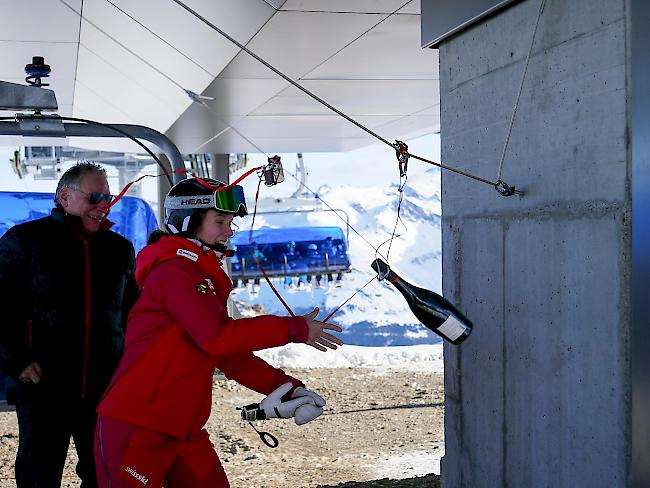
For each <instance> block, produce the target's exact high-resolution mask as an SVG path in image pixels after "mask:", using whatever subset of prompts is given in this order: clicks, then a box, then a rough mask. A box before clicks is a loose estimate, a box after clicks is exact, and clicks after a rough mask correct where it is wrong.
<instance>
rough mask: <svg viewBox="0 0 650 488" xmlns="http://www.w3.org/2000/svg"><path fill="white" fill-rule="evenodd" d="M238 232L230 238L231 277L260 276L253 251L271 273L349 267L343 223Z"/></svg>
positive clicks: (341, 270) (313, 272) (328, 271)
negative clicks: (329, 225)
mask: <svg viewBox="0 0 650 488" xmlns="http://www.w3.org/2000/svg"><path fill="white" fill-rule="evenodd" d="M252 241H253V244H252V246H251V245H250V244H249V231H247V230H243V231H240V232H238V233H237V234H236V235H235V236H234V237H233V239H232V241H231V246H232V247H233V249H234V251H235V255H234V256H233V257H232V261H231V263H232V279H233V281H234V282H237V280H242V281H246V280H249V279H254V280H255V279H257V280H259V278H261V277H262V276H263V275H262V272H261V271H260V270H259V268H258V266H257V263H256V262H255V258H254V255H255V256H256V257H257V259H258V260H259V261H260V263H261V264H262V266H263V267H264V271H266V273H267V274H268V275H269V276H271V277H280V276H294V275H302V274H308V275H322V274H331V273H337V274H340V273H344V272H348V271H350V258H349V257H348V246H347V242H346V239H345V234H344V233H343V230H342V229H341V228H340V227H282V228H274V229H271V228H262V229H257V230H254V231H253V238H252Z"/></svg>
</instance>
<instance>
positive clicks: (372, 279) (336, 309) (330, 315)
mask: <svg viewBox="0 0 650 488" xmlns="http://www.w3.org/2000/svg"><path fill="white" fill-rule="evenodd" d="M377 278H378V276H377V275H375V276H373V277H372V278H371V279H370V280H369V281H367V282H366V284H365V285H363V286H362V287H361V288H359V289H357V291H355V292H354V293H353V294H352V295H351V296H350V298H348V299H347V300H346V301H344V302H343V303H342V304H341V305H339V306H338V307H336V308H335V309H334V310H332V311H331V312H330V313H329V315H328V316H327V317H325V318H324V319H323V322H327V321H328V320H329V319H331V318H332V316H334V314H335V313H336V312H338V311H339V310H341V309H342V308H343V305H345V304H346V303H348V302H349V301H350V300H352V299H353V298H354V297H355V296H357V294H358V293H359V292H361V290H363V289H364V288H365V287H366V286H368V285H369V284H370V283H372V282H373V281H374V280H376V279H377Z"/></svg>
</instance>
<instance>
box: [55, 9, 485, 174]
mask: <svg viewBox="0 0 650 488" xmlns="http://www.w3.org/2000/svg"><path fill="white" fill-rule="evenodd" d="M59 1H63V0H59ZM172 1H173V2H175V3H176V4H178V5H179V6H181V7H182V8H184V9H185V10H187V11H188V12H189V13H190V14H192V15H194V16H195V17H196V18H197V19H199V20H200V21H201V22H203V23H204V24H206V25H207V26H209V27H210V28H212V29H213V30H215V31H216V32H218V33H219V34H221V35H222V36H223V37H225V38H226V39H228V40H229V41H230V42H232V43H233V44H235V45H236V46H237V47H238V48H240V49H241V50H242V51H244V52H245V53H247V54H248V55H249V56H251V57H252V58H254V59H255V60H257V61H258V62H260V63H261V64H263V65H264V66H266V67H267V68H268V69H270V70H271V71H273V72H274V73H275V74H277V75H278V76H279V77H281V78H282V79H284V80H285V81H287V82H289V83H291V84H292V85H293V86H294V87H296V88H297V89H298V90H300V91H302V92H303V93H305V94H306V95H308V96H310V97H311V98H313V99H314V100H316V101H317V102H319V103H320V104H322V105H324V106H325V107H327V108H328V109H330V110H331V111H332V112H334V113H336V114H337V115H339V116H341V117H343V118H344V119H345V120H347V121H348V122H350V123H351V124H354V125H356V126H357V127H359V128H360V129H361V130H363V131H365V132H367V133H368V134H370V135H371V136H373V137H374V138H376V139H378V140H379V141H381V142H383V143H384V144H386V145H388V146H390V147H391V148H393V149H394V147H395V146H394V145H393V144H392V143H390V142H389V141H388V140H386V139H385V138H383V137H381V136H380V135H379V134H377V133H376V132H374V131H372V130H370V129H369V128H367V127H366V126H364V125H363V124H361V123H359V122H357V121H356V120H354V119H353V118H352V117H350V116H348V115H346V114H344V113H343V112H341V111H340V110H339V109H337V108H336V107H334V106H333V105H331V104H330V103H328V102H326V101H325V100H323V99H322V98H320V97H319V96H318V95H316V94H315V93H313V92H311V91H310V90H308V89H307V88H305V87H303V86H302V85H300V84H299V83H298V82H296V81H294V80H292V79H291V78H289V77H288V76H287V75H285V74H284V73H283V72H282V71H280V70H278V69H277V68H275V67H274V66H272V65H271V64H269V63H268V62H267V61H265V60H264V59H262V58H260V57H259V56H258V55H257V54H255V53H254V52H252V51H251V50H250V49H248V48H247V47H246V46H244V45H243V44H242V43H240V42H239V41H237V40H236V39H234V38H233V37H231V36H230V35H228V34H227V33H226V32H224V31H223V30H221V29H220V28H219V27H217V26H216V25H214V24H213V23H212V22H210V21H209V20H207V19H206V18H205V17H203V16H202V15H201V14H199V13H198V12H196V11H195V10H193V9H192V8H190V7H188V6H187V5H185V4H184V3H183V2H182V1H181V0H172ZM231 127H232V126H231ZM224 132H225V131H222V132H221V133H220V134H219V135H221V134H223V133H224ZM216 137H218V136H215V137H213V138H212V139H211V140H213V139H215V138H216ZM203 145H205V143H204V144H203ZM409 156H411V157H413V158H415V159H417V160H419V161H423V162H425V163H429V164H432V165H434V166H437V167H439V168H441V169H445V170H448V171H452V172H454V173H458V174H460V175H463V176H466V177H468V178H472V179H474V180H476V181H480V182H482V183H486V184H488V185H490V186H496V185H497V182H496V181H490V180H486V179H484V178H481V177H478V176H474V175H472V174H470V173H466V172H464V171H461V170H457V169H454V168H451V167H449V166H446V165H443V164H441V163H436V162H434V161H431V160H429V159H425V158H422V157H419V156H416V155H413V154H409Z"/></svg>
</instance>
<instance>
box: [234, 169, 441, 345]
mask: <svg viewBox="0 0 650 488" xmlns="http://www.w3.org/2000/svg"><path fill="white" fill-rule="evenodd" d="M318 196H319V197H320V198H321V199H322V200H323V201H325V202H327V204H328V205H329V206H330V207H332V208H334V209H342V210H344V211H345V212H346V213H347V215H348V216H349V219H350V225H351V226H352V227H353V228H354V229H355V230H356V231H357V232H358V234H359V235H357V233H355V232H354V230H352V229H350V233H349V236H350V237H349V250H348V254H349V257H350V260H351V263H352V272H351V273H347V274H344V275H343V279H342V281H341V282H340V286H333V285H332V286H328V284H327V283H324V286H323V287H321V288H319V287H316V286H307V287H304V288H302V289H294V288H293V287H288V286H286V285H284V284H283V282H282V280H280V281H278V280H276V281H274V284H275V286H276V288H277V289H278V291H279V292H280V293H281V295H282V296H283V298H284V299H285V301H287V303H288V304H289V305H290V307H291V308H292V309H293V310H294V312H295V313H296V314H304V313H306V312H308V311H310V310H311V309H312V308H313V307H314V306H318V307H319V308H320V309H321V314H320V315H319V317H320V318H324V317H325V316H326V315H328V314H329V313H330V312H331V311H332V310H333V309H335V308H336V307H337V306H339V305H340V304H341V303H343V302H344V301H345V300H347V299H348V298H350V296H351V295H352V294H353V293H354V292H355V291H357V290H358V289H360V288H362V287H363V286H364V285H366V283H367V282H368V281H369V280H371V279H372V278H373V277H374V276H376V273H375V272H374V271H373V270H372V268H371V267H370V263H371V262H372V261H373V260H374V259H375V250H374V249H373V246H375V247H376V246H379V245H380V244H381V243H382V242H385V241H386V240H387V239H389V238H390V235H391V233H392V232H393V228H394V226H395V221H396V212H397V205H398V200H399V193H398V189H397V187H396V186H392V187H384V188H380V187H357V186H353V185H343V186H337V187H335V188H330V187H328V186H322V187H320V188H319V190H318ZM249 209H251V210H252V202H250V206H249ZM315 209H320V210H324V211H322V212H320V211H316V212H314V211H313V210H315ZM326 209H327V207H326V206H325V205H324V204H322V203H320V202H319V201H318V199H315V198H311V199H308V198H305V199H285V200H277V199H269V198H267V199H262V200H260V202H259V205H258V211H260V212H268V211H273V212H280V213H273V214H262V215H258V216H257V217H256V220H255V228H256V229H259V228H261V227H265V226H267V227H297V226H331V225H337V226H339V227H341V228H342V229H343V230H344V231H345V229H346V224H345V217H344V216H343V214H342V213H340V212H339V213H336V214H335V213H334V212H331V211H325V210H326ZM292 210H311V211H310V212H302V213H301V212H295V211H292ZM337 215H339V216H340V219H339V218H337ZM400 216H401V220H402V222H403V224H404V225H402V224H398V226H397V234H401V235H400V237H398V238H396V239H395V240H394V241H393V243H392V246H391V248H390V254H389V255H388V258H389V263H390V265H391V267H392V269H393V270H394V271H396V272H397V273H398V274H399V275H400V276H402V277H403V278H404V279H406V280H407V281H409V282H411V283H413V284H415V285H417V286H420V287H423V288H428V289H430V290H433V291H435V292H437V293H440V290H441V286H442V278H441V274H442V271H441V236H440V173H439V170H438V169H437V168H432V169H430V170H428V171H426V172H425V173H424V174H422V175H421V176H418V177H417V178H416V179H414V180H413V181H410V182H408V183H407V185H406V186H405V188H404V198H403V201H402V205H401V210H400ZM250 225H251V221H250V218H247V219H246V220H244V221H243V222H242V225H241V227H240V232H248V230H249V229H250ZM371 244H372V245H371ZM380 252H381V254H382V255H383V256H386V255H387V254H388V243H386V244H384V245H383V246H381V248H380ZM312 284H314V282H313V281H312ZM233 298H234V300H235V301H236V303H238V306H239V308H240V309H241V308H248V307H249V306H253V305H254V306H255V308H256V309H257V310H258V311H259V310H260V309H263V310H264V311H265V312H266V313H271V314H278V315H286V314H287V312H286V310H285V308H284V306H283V305H282V304H281V303H280V301H279V300H278V299H277V297H276V296H275V295H274V294H273V292H272V290H271V289H270V288H269V286H268V285H267V284H266V283H265V282H264V280H262V283H261V286H260V290H259V294H256V293H251V290H250V288H249V289H246V288H239V289H237V290H236V291H234V292H233ZM331 321H333V322H336V323H338V324H339V325H341V326H342V327H343V328H344V333H343V334H342V337H343V339H344V341H345V342H346V343H347V344H355V345H366V346H379V345H411V344H431V343H436V342H440V340H439V338H438V337H437V336H436V335H435V334H433V333H432V332H430V331H429V330H428V329H426V328H425V327H424V326H423V325H421V324H420V323H419V322H418V321H417V320H416V319H415V317H414V316H413V314H412V313H411V311H410V310H409V308H408V305H407V304H406V301H405V300H404V299H403V297H402V295H400V294H399V292H398V291H397V290H395V288H394V287H393V286H392V285H390V284H388V283H385V282H382V283H379V282H377V281H376V280H375V281H372V282H371V283H370V284H368V285H367V286H366V287H365V288H364V289H363V290H361V291H359V292H358V294H357V295H356V296H355V297H354V298H352V300H350V301H349V302H348V303H347V304H346V305H344V306H343V308H341V310H339V311H338V312H337V313H336V315H335V316H334V317H333V318H332V319H331Z"/></svg>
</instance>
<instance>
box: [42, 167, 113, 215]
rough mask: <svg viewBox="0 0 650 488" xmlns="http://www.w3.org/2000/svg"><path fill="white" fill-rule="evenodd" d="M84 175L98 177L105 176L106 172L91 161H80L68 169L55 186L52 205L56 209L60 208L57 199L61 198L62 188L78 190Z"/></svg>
mask: <svg viewBox="0 0 650 488" xmlns="http://www.w3.org/2000/svg"><path fill="white" fill-rule="evenodd" d="M86 173H97V174H98V175H102V176H104V177H105V176H106V170H105V169H104V168H103V167H102V166H100V165H99V164H97V163H93V162H92V161H82V162H80V163H77V164H75V165H74V166H72V167H71V168H69V169H68V170H67V171H66V172H65V173H63V175H62V176H61V179H60V180H59V183H58V184H57V185H56V193H55V194H54V203H55V204H56V206H57V207H61V202H60V201H59V197H60V196H61V190H63V189H64V188H78V187H79V181H80V180H81V178H82V177H83V175H85V174H86Z"/></svg>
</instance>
